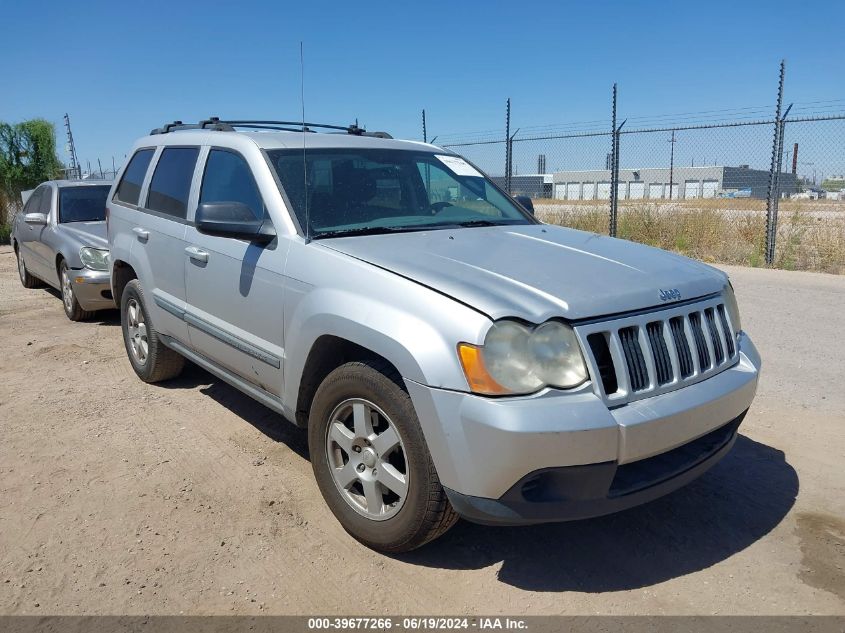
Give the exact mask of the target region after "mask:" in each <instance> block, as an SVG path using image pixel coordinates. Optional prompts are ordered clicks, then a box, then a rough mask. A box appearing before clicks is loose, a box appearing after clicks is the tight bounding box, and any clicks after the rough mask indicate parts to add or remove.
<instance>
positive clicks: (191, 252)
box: [185, 246, 208, 263]
mask: <svg viewBox="0 0 845 633" xmlns="http://www.w3.org/2000/svg"><path fill="white" fill-rule="evenodd" d="M185 252H186V253H187V254H188V257H190V258H191V259H193V260H195V261H198V262H202V263H205V262H207V261H208V253H207V252H206V251H204V250H202V249H200V248H197V247H196V246H189V247H188V248H186V249H185Z"/></svg>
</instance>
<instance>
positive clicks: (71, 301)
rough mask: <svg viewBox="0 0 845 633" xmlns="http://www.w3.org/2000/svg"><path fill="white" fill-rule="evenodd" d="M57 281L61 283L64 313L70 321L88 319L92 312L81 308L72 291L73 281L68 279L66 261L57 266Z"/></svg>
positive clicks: (68, 272) (68, 271)
mask: <svg viewBox="0 0 845 633" xmlns="http://www.w3.org/2000/svg"><path fill="white" fill-rule="evenodd" d="M59 281H60V282H61V285H62V304H63V305H64V307H65V315H66V316H67V318H69V319H70V320H71V321H84V320H85V319H90V318H91V316H92V315H93V314H94V313H93V312H91V311H89V310H83V309H82V306H80V305H79V301H78V300H77V298H76V295H75V294H74V292H73V283H72V282H71V280H70V269H69V268H68V266H67V262H66V261H62V264H61V266H59Z"/></svg>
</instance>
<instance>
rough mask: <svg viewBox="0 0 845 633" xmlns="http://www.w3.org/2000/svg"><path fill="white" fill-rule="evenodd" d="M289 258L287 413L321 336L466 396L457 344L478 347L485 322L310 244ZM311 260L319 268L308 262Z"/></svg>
mask: <svg viewBox="0 0 845 633" xmlns="http://www.w3.org/2000/svg"><path fill="white" fill-rule="evenodd" d="M290 257H291V259H289V262H291V263H293V266H292V267H291V268H290V269H289V271H288V273H289V275H288V276H287V278H286V288H285V369H284V396H283V400H284V403H285V405H287V406H290V407H294V406H295V403H296V399H297V396H298V392H299V383H300V380H301V378H302V373H303V370H304V368H305V363H306V360H307V358H308V354H309V352H310V350H311V348H312V347H313V345H314V343H315V341H316V340H317V339H318V338H320V337H321V336H323V335H331V336H336V337H339V338H342V339H345V340H348V341H351V342H352V343H355V344H357V345H360V346H361V347H364V348H366V349H368V350H370V351H372V352H374V353H376V354H378V355H380V356H382V357H384V358H385V359H387V360H388V361H389V362H391V363H392V364H393V365H394V366H395V367H396V369H397V370H398V371H399V373H400V374H401V375H402V377H403V378H404V379H406V380H412V381H414V382H418V383H420V384H423V385H429V386H433V387H440V388H444V389H452V390H458V391H466V390H468V385H467V382H466V377H465V376H464V373H463V370H462V368H461V366H460V362H459V360H458V355H457V344H458V343H459V342H461V341H466V342H469V343H476V342H480V341H481V339H482V338H483V334H484V332H485V331H486V329H487V327H489V319H488V318H487V317H486V316H484V315H483V314H481V313H479V312H477V311H475V310H473V309H472V308H469V307H467V306H465V305H463V304H460V303H458V302H456V301H454V300H453V299H451V298H449V297H446V296H444V295H442V294H440V293H437V292H435V291H433V290H431V289H429V288H426V287H424V286H421V285H419V284H417V283H415V282H413V281H410V280H408V279H405V278H403V277H399V276H398V275H395V274H393V273H391V272H389V271H385V270H383V269H380V268H377V267H375V266H372V265H371V264H367V263H365V262H362V261H360V260H355V259H353V258H350V257H348V256H345V255H343V254H340V253H337V252H335V251H331V250H329V249H324V248H320V247H316V248H315V245H313V244H312V245H308V246H299V245H297V246H296V247H294V248H292V252H291V255H290ZM312 258H316V259H317V261H310V262H309V260H311V259H312ZM291 273H294V274H291Z"/></svg>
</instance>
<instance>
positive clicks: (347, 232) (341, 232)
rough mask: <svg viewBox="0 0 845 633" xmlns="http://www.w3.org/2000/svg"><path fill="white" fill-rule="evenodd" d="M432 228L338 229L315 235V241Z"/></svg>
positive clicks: (360, 227) (367, 227)
mask: <svg viewBox="0 0 845 633" xmlns="http://www.w3.org/2000/svg"><path fill="white" fill-rule="evenodd" d="M426 228H431V225H419V226H359V227H356V228H353V229H337V230H334V231H322V232H320V233H315V234H314V235H313V237H314V239H315V240H321V239H324V238H327V237H350V236H353V235H379V234H383V233H407V232H408V231H422V230H425V229H426Z"/></svg>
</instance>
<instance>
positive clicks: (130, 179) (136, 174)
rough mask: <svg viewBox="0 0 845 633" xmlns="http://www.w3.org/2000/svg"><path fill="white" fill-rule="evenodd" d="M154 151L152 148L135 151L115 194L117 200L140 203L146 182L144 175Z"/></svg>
mask: <svg viewBox="0 0 845 633" xmlns="http://www.w3.org/2000/svg"><path fill="white" fill-rule="evenodd" d="M153 151H154V150H151V149H140V150H138V151H137V152H135V155H134V156H133V157H132V160H130V161H129V166H128V167H127V168H126V171H125V172H123V178H121V179H120V184H119V185H118V186H117V192H116V193H115V195H114V197H115V199H116V200H120V201H121V202H126V203H128V204H134V205H137V204H138V198H140V197H141V185H143V184H144V176H145V175H146V174H147V167H149V166H150V160H151V159H152V157H153Z"/></svg>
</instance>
